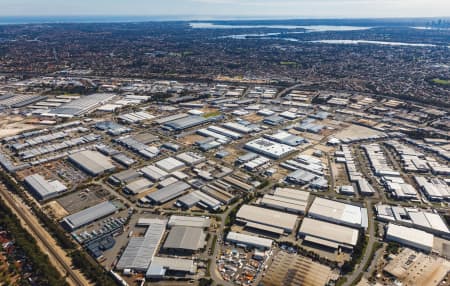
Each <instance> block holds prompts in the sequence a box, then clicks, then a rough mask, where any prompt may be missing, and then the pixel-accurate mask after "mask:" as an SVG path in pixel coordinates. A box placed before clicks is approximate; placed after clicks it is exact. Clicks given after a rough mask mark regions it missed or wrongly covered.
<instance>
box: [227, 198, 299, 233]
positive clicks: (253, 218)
mask: <svg viewBox="0 0 450 286" xmlns="http://www.w3.org/2000/svg"><path fill="white" fill-rule="evenodd" d="M236 217H237V218H238V219H240V220H243V221H248V222H254V223H258V224H263V225H267V226H271V227H277V228H282V229H284V230H285V231H288V232H291V231H292V230H293V229H294V227H295V223H296V221H297V216H296V215H292V214H287V213H284V212H279V211H274V210H270V209H266V208H262V207H256V206H252V205H243V206H242V207H241V209H240V210H239V211H238V213H237V215H236Z"/></svg>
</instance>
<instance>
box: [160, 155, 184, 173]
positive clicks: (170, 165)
mask: <svg viewBox="0 0 450 286" xmlns="http://www.w3.org/2000/svg"><path fill="white" fill-rule="evenodd" d="M156 166H157V167H158V168H160V169H163V170H164V171H166V172H168V173H172V172H174V171H176V170H179V169H182V168H184V167H185V166H186V165H185V164H184V163H183V162H181V161H179V160H177V159H175V158H173V157H168V158H166V159H162V160H160V161H158V162H156Z"/></svg>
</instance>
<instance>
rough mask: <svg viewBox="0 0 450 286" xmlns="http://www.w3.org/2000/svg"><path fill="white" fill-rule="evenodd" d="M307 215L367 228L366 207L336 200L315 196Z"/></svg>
mask: <svg viewBox="0 0 450 286" xmlns="http://www.w3.org/2000/svg"><path fill="white" fill-rule="evenodd" d="M308 216H309V217H312V218H315V219H320V220H324V221H328V222H332V223H337V224H341V225H346V226H350V227H356V228H367V226H368V216H367V209H365V208H361V207H358V206H354V205H350V204H345V203H341V202H337V201H332V200H327V199H323V198H320V197H316V198H315V199H314V201H313V203H312V204H311V207H310V208H309V211H308Z"/></svg>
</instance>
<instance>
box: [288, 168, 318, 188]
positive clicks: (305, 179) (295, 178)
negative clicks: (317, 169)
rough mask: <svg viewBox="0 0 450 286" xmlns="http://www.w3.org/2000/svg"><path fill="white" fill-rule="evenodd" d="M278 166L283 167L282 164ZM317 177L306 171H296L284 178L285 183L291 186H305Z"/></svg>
mask: <svg viewBox="0 0 450 286" xmlns="http://www.w3.org/2000/svg"><path fill="white" fill-rule="evenodd" d="M280 166H282V167H284V166H285V165H284V164H283V163H281V164H280ZM317 177H318V176H317V175H316V174H313V173H311V172H308V171H304V170H296V171H294V172H292V173H289V174H288V175H287V176H286V181H287V182H289V183H293V184H299V185H306V184H309V183H311V182H312V181H313V180H314V179H316V178H317Z"/></svg>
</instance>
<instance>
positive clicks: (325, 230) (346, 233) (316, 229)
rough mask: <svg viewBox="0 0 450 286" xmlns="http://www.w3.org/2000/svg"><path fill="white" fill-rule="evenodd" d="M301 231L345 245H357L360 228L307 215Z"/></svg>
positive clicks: (306, 234) (304, 233)
mask: <svg viewBox="0 0 450 286" xmlns="http://www.w3.org/2000/svg"><path fill="white" fill-rule="evenodd" d="M299 233H300V234H301V235H305V236H312V237H316V238H320V239H324V240H328V241H332V242H336V243H339V244H344V245H351V246H355V245H356V243H357V242H358V230H356V229H353V228H350V227H346V226H342V225H338V224H334V223H329V222H324V221H320V220H316V219H312V218H308V217H305V218H304V219H303V222H302V225H301V226H300V230H299Z"/></svg>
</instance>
